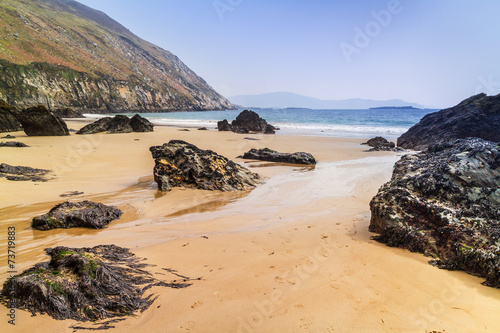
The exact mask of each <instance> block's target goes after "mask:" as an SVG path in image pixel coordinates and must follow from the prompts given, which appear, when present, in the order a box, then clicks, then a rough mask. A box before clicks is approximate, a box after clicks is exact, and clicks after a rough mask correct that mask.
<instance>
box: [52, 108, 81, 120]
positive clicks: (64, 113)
mask: <svg viewBox="0 0 500 333" xmlns="http://www.w3.org/2000/svg"><path fill="white" fill-rule="evenodd" d="M52 113H53V114H54V115H56V116H59V117H61V118H85V116H84V115H83V114H82V113H81V112H80V111H78V110H74V109H71V108H64V109H57V110H54V111H52Z"/></svg>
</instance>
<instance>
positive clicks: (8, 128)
mask: <svg viewBox="0 0 500 333" xmlns="http://www.w3.org/2000/svg"><path fill="white" fill-rule="evenodd" d="M15 114H16V110H15V109H14V107H13V106H12V105H9V104H7V103H6V102H5V101H4V100H1V99H0V133H4V132H17V131H22V130H23V129H22V127H21V123H20V122H19V121H18V120H17V119H16V117H15ZM2 139H3V138H2Z"/></svg>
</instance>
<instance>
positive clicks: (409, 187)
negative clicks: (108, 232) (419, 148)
mask: <svg viewBox="0 0 500 333" xmlns="http://www.w3.org/2000/svg"><path fill="white" fill-rule="evenodd" d="M370 208H371V212H372V217H371V222H370V231H372V232H376V233H379V234H380V236H377V237H376V238H377V239H378V240H380V241H382V242H385V243H387V244H388V245H390V246H398V247H402V248H406V249H409V250H411V251H416V252H421V253H424V254H425V255H428V256H432V257H435V258H438V259H439V260H438V262H437V263H438V265H439V266H440V267H442V268H447V269H453V270H455V269H458V270H464V271H466V272H468V273H471V274H474V275H479V276H482V277H484V278H486V284H488V285H491V286H496V287H500V146H499V145H498V144H497V143H492V142H488V141H484V140H482V139H478V138H468V139H464V140H457V141H456V142H455V143H452V144H448V143H444V144H439V145H435V146H431V147H429V149H428V150H427V151H426V152H423V153H419V154H417V155H406V156H403V158H401V160H400V161H399V162H397V163H396V165H395V169H394V172H393V175H392V179H391V181H390V182H388V183H386V184H385V185H383V186H382V187H381V188H380V190H379V192H378V194H377V195H376V196H375V197H374V198H373V199H372V201H371V203H370Z"/></svg>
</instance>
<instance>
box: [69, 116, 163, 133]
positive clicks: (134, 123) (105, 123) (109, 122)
mask: <svg viewBox="0 0 500 333" xmlns="http://www.w3.org/2000/svg"><path fill="white" fill-rule="evenodd" d="M153 127H154V125H153V124H152V123H151V122H150V121H149V120H147V119H146V118H143V117H141V116H139V115H138V114H136V115H135V116H133V117H132V119H131V118H129V117H127V116H123V115H116V116H114V117H113V118H111V117H105V118H101V119H99V120H97V121H95V122H93V123H91V124H88V125H86V126H84V127H82V128H81V129H80V130H79V131H78V132H76V134H95V133H102V132H106V133H107V134H116V133H131V132H152V131H153Z"/></svg>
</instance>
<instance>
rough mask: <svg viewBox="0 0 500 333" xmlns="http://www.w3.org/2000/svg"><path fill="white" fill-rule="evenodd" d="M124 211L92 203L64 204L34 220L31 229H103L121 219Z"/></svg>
mask: <svg viewBox="0 0 500 333" xmlns="http://www.w3.org/2000/svg"><path fill="white" fill-rule="evenodd" d="M121 215H122V211H121V210H119V209H118V208H116V207H111V206H106V205H103V204H101V203H95V202H92V201H87V200H85V201H81V202H67V201H66V202H63V203H60V204H58V205H56V206H55V207H54V208H52V209H51V210H50V211H49V212H48V213H47V214H44V215H42V216H38V217H35V218H33V220H32V221H31V227H32V228H33V229H37V230H51V229H56V228H63V229H69V228H92V229H103V228H105V227H106V226H107V225H108V224H109V223H110V222H111V221H113V220H116V219H119V218H120V216H121Z"/></svg>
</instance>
